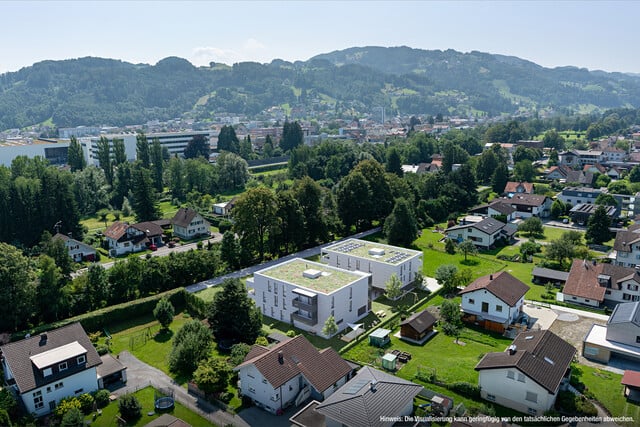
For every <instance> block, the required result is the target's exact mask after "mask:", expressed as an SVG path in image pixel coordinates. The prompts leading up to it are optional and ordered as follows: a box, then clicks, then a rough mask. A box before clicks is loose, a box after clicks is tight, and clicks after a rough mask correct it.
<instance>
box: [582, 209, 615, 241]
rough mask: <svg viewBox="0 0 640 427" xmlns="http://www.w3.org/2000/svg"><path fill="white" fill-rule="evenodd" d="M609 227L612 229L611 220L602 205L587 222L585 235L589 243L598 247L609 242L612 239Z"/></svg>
mask: <svg viewBox="0 0 640 427" xmlns="http://www.w3.org/2000/svg"><path fill="white" fill-rule="evenodd" d="M609 227H611V218H610V217H609V215H607V210H606V208H605V207H604V206H602V205H600V206H598V207H597V208H596V211H595V212H594V213H593V215H591V217H590V218H589V221H588V222H587V233H586V234H585V237H586V238H587V241H588V242H591V243H595V244H597V245H601V244H602V243H604V242H606V241H608V240H609V239H611V231H610V230H609Z"/></svg>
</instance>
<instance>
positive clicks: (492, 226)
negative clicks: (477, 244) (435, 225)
mask: <svg viewBox="0 0 640 427" xmlns="http://www.w3.org/2000/svg"><path fill="white" fill-rule="evenodd" d="M504 226H505V224H504V222H502V221H498V220H497V219H494V218H485V219H483V220H482V221H479V222H473V223H470V224H465V225H456V226H454V227H449V228H447V230H446V231H452V230H461V229H463V228H475V229H476V230H480V231H482V232H483V233H486V234H493V233H495V232H496V231H499V230H502V228H503V227H504Z"/></svg>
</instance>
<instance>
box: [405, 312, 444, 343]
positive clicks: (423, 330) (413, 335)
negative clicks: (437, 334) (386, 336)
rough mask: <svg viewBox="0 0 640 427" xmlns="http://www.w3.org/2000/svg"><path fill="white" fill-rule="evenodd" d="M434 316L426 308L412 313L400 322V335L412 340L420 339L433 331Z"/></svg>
mask: <svg viewBox="0 0 640 427" xmlns="http://www.w3.org/2000/svg"><path fill="white" fill-rule="evenodd" d="M435 323H436V318H435V317H434V316H433V314H431V313H429V312H428V311H427V310H422V311H420V312H418V313H415V314H413V315H412V316H410V317H408V318H407V319H405V320H403V321H402V322H401V323H400V337H401V338H408V339H410V340H413V341H422V339H424V337H426V336H427V335H428V334H429V333H431V332H432V331H433V325H434V324H435Z"/></svg>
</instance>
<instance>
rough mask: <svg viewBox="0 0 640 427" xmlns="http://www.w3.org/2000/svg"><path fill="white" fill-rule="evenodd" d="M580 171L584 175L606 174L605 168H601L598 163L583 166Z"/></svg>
mask: <svg viewBox="0 0 640 427" xmlns="http://www.w3.org/2000/svg"><path fill="white" fill-rule="evenodd" d="M582 171H583V172H584V173H585V174H586V173H592V174H594V175H595V174H596V173H599V174H606V173H607V168H605V167H604V166H602V165H601V164H600V163H596V164H593V165H584V167H583V168H582Z"/></svg>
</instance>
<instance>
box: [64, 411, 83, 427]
mask: <svg viewBox="0 0 640 427" xmlns="http://www.w3.org/2000/svg"><path fill="white" fill-rule="evenodd" d="M84 425H85V424H84V415H83V414H82V411H80V409H78V408H71V409H69V410H68V411H67V412H66V413H65V414H64V416H63V417H62V421H61V422H60V426H61V427H83V426H84Z"/></svg>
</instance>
